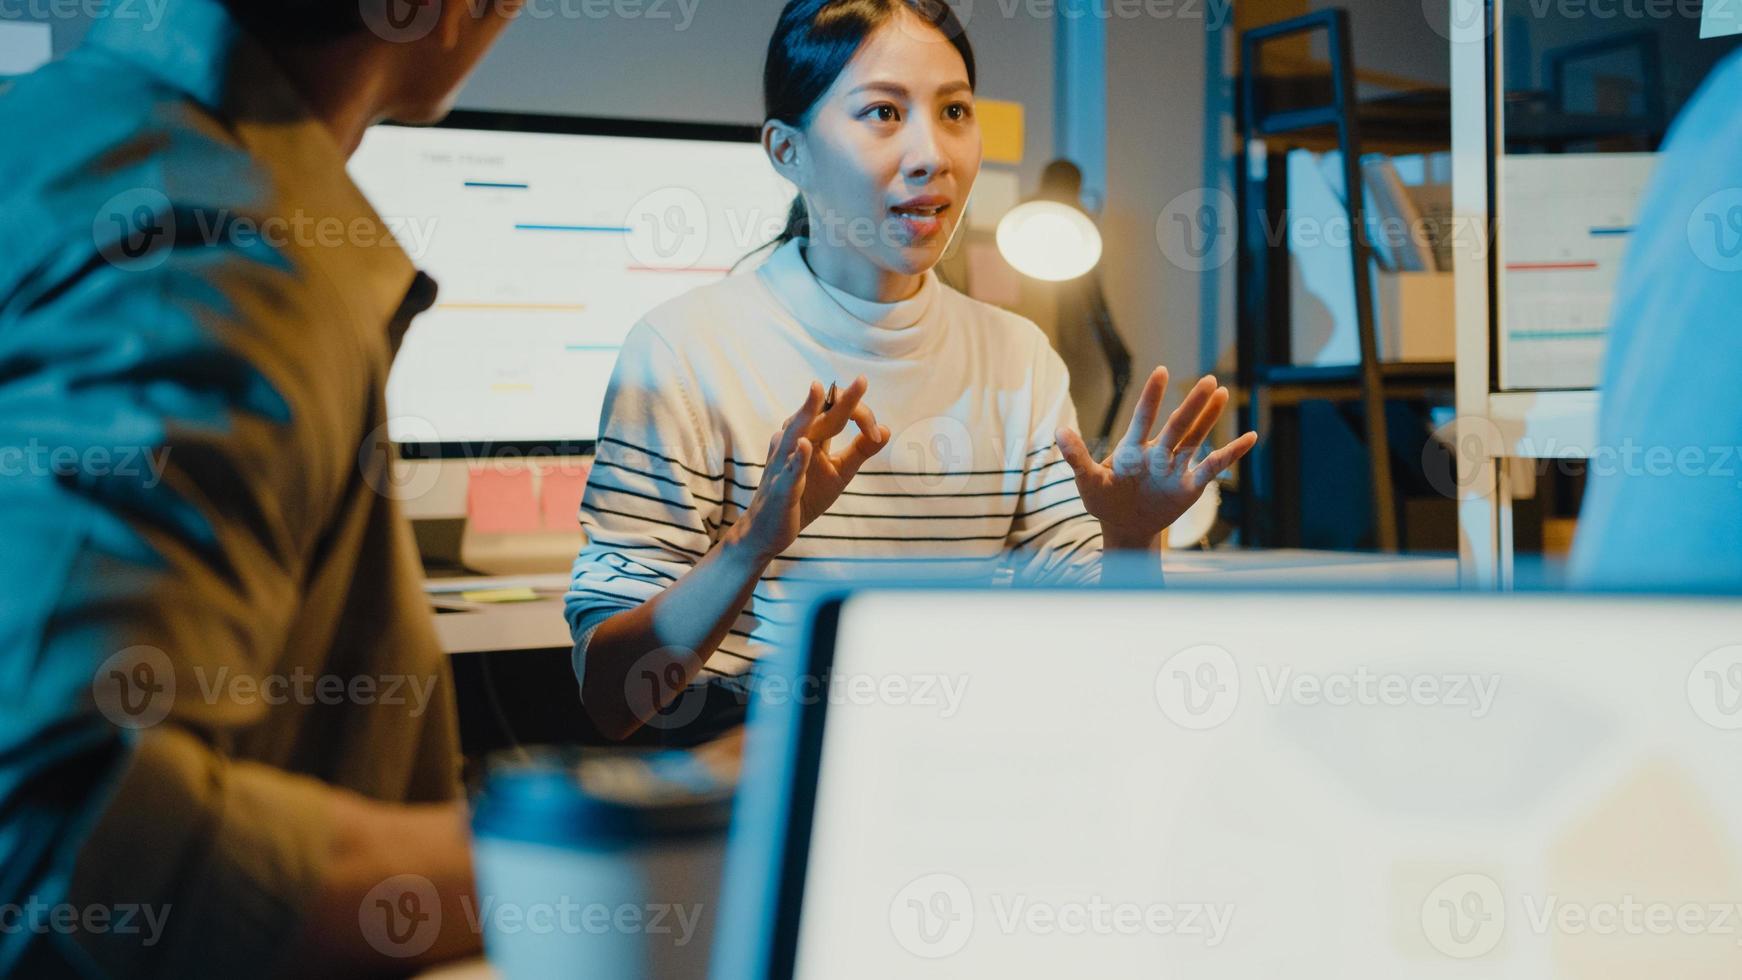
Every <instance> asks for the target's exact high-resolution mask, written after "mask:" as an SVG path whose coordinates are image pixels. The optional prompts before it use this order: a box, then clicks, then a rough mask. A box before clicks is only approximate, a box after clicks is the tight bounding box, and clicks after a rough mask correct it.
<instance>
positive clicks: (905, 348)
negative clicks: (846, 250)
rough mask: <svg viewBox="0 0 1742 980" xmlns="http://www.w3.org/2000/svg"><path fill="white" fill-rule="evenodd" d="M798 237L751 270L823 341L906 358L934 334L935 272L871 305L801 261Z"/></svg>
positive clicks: (938, 327) (936, 324)
mask: <svg viewBox="0 0 1742 980" xmlns="http://www.w3.org/2000/svg"><path fill="white" fill-rule="evenodd" d="M804 244H805V243H804V240H803V239H794V240H793V241H789V242H786V243H785V244H783V245H781V246H780V247H779V248H778V249H776V250H775V251H774V254H773V255H771V256H769V258H768V261H767V262H765V263H763V265H762V267H761V268H760V269H759V270H757V274H758V275H759V276H761V277H762V280H763V282H764V283H765V284H766V285H767V287H768V289H769V291H771V292H772V293H773V294H774V296H775V298H777V299H778V300H780V303H781V305H782V306H784V307H786V309H787V310H788V311H789V312H790V313H792V315H793V316H794V317H795V318H797V319H798V321H799V323H801V324H803V325H804V327H805V328H806V329H807V330H809V331H810V332H811V333H813V334H815V335H816V336H817V338H818V339H819V340H821V341H823V342H824V343H827V344H828V345H830V346H834V347H844V348H847V349H849V350H853V351H856V352H859V353H862V354H870V355H874V356H878V357H912V356H914V355H916V354H919V353H921V352H922V351H924V350H925V349H926V348H928V347H929V346H930V345H931V344H932V343H933V342H934V341H935V340H936V338H937V337H938V335H939V333H940V330H941V320H942V316H941V314H940V310H939V305H940V304H939V302H938V293H939V291H940V288H941V287H940V286H939V285H938V279H937V273H935V272H932V271H928V272H926V274H925V277H924V279H923V281H922V282H921V283H920V287H919V291H918V292H916V293H914V294H913V295H912V296H910V297H908V298H907V299H904V300H899V301H897V302H894V303H875V302H872V301H870V300H866V299H861V298H859V297H857V296H854V295H852V294H850V293H847V292H845V291H843V290H840V289H837V288H835V287H833V286H830V285H829V284H828V283H825V282H823V281H822V280H821V279H818V278H817V277H816V274H815V273H813V272H811V270H810V266H809V265H807V264H806V263H805V260H804V252H803V248H804Z"/></svg>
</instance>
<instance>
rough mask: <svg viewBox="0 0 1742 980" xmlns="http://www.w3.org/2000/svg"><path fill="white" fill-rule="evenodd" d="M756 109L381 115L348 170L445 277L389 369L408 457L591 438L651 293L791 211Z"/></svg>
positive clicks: (765, 238)
mask: <svg viewBox="0 0 1742 980" xmlns="http://www.w3.org/2000/svg"><path fill="white" fill-rule="evenodd" d="M757 139H758V132H757V130H756V129H755V128H754V127H749V126H721V125H698V124H684V123H663V122H660V123H655V122H641V121H633V120H605V119H582V118H573V117H564V116H546V115H526V114H516V113H498V112H469V111H462V112H455V113H453V114H451V115H450V116H449V117H448V118H447V119H446V120H445V121H443V122H442V123H441V124H440V125H438V126H433V127H409V126H394V125H382V126H376V127H373V128H371V129H370V130H369V131H368V133H367V135H366V136H365V137H364V140H363V143H362V146H361V147H359V149H358V151H357V153H356V154H355V155H354V156H353V157H352V159H351V164H350V172H351V176H352V178H353V179H354V180H355V181H356V183H357V185H358V186H359V187H360V188H361V189H362V191H363V193H364V195H365V196H366V197H367V198H368V199H369V201H370V203H371V204H373V205H374V207H375V209H376V210H377V211H378V212H380V214H381V215H382V217H383V218H384V219H385V221H386V222H387V224H388V226H389V228H390V229H392V230H393V232H394V235H395V237H396V238H397V239H398V240H399V241H400V243H401V244H402V245H403V246H404V247H405V248H406V250H407V251H408V252H409V253H410V255H411V257H412V260H413V261H414V262H416V263H417V265H418V266H419V267H420V268H422V269H423V270H424V271H426V272H428V273H429V274H430V275H432V276H433V277H434V278H435V279H436V281H437V282H438V283H439V285H440V287H441V289H440V295H439V297H438V299H437V301H436V304H435V306H434V307H432V308H431V309H430V310H429V311H428V312H426V313H424V314H423V315H422V316H420V317H419V318H418V319H417V320H416V321H415V323H414V324H413V326H412V328H411V330H410V331H409V333H408V334H407V335H406V337H405V340H404V343H403V345H402V347H401V348H400V351H399V354H398V356H397V358H396V359H395V361H394V365H393V370H392V374H391V377H390V378H389V381H388V390H387V407H388V414H389V416H390V418H391V422H390V423H389V435H390V436H391V437H392V439H393V440H394V441H395V442H397V443H399V445H400V447H401V450H402V452H403V453H404V455H405V456H407V457H408V458H420V457H421V458H455V457H467V458H477V457H479V456H496V455H508V454H515V453H524V452H528V451H536V450H541V449H542V450H546V451H554V452H559V453H571V454H585V453H589V452H591V450H592V445H593V442H594V440H595V439H596V438H597V436H598V431H597V429H598V424H599V410H600V407H601V405H602V403H603V400H604V395H605V388H606V385H607V382H608V381H609V380H610V376H611V369H612V367H613V365H614V364H615V363H616V358H617V352H618V350H619V349H620V347H621V345H622V341H623V338H624V336H625V335H626V334H627V333H628V332H629V329H630V328H631V327H632V326H634V325H635V323H636V322H637V321H638V320H639V319H640V318H641V317H642V316H643V315H644V314H646V313H647V312H648V311H649V310H651V309H653V308H654V307H655V306H658V305H659V304H660V303H662V302H664V301H665V300H667V299H671V298H672V297H675V296H677V295H679V294H681V293H683V292H686V291H688V290H690V289H692V288H695V287H696V286H700V285H703V284H705V283H708V282H712V281H714V280H716V279H719V278H721V277H723V276H725V275H727V274H728V272H729V271H730V270H731V269H732V268H733V267H734V266H735V265H737V264H738V263H739V262H740V260H742V259H744V258H745V257H746V256H747V255H749V254H750V253H752V252H754V251H755V250H756V249H757V248H758V247H759V246H761V245H764V244H766V243H767V242H769V241H771V240H772V239H773V238H774V236H775V235H776V234H777V233H778V232H779V230H780V229H781V228H782V227H783V226H784V224H785V217H786V213H787V208H788V206H789V205H790V203H791V200H792V194H793V191H792V188H791V185H789V184H788V183H786V181H784V180H783V179H782V178H780V177H779V176H778V175H777V174H776V173H775V172H774V169H773V168H772V167H771V166H770V165H769V163H768V160H767V158H766V157H765V155H764V154H763V152H762V149H761V146H760V144H759V143H758V142H757Z"/></svg>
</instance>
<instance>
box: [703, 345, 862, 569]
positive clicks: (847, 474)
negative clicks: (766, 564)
mask: <svg viewBox="0 0 1742 980" xmlns="http://www.w3.org/2000/svg"><path fill="white" fill-rule="evenodd" d="M869 387H870V383H869V382H868V381H866V380H865V378H864V377H863V376H860V377H858V378H856V379H854V381H853V383H852V384H851V385H848V386H847V388H846V390H844V391H840V392H837V393H836V397H835V403H834V405H833V407H831V408H829V409H828V410H827V411H825V410H824V409H823V397H824V395H823V386H822V385H821V384H819V383H818V382H815V381H813V382H811V386H810V391H808V392H806V393H805V400H804V404H803V405H801V406H799V409H798V411H797V412H796V413H794V414H793V415H792V416H791V417H789V418H788V419H787V420H786V421H785V423H783V424H782V426H781V429H780V431H779V432H777V433H775V434H774V436H773V438H772V439H770V440H769V444H768V465H767V466H766V467H765V468H764V469H763V471H762V482H761V483H760V484H758V485H757V487H756V494H755V496H753V497H752V498H751V500H750V506H749V507H748V508H747V509H746V510H745V512H744V516H743V517H742V518H740V519H739V521H738V522H737V523H736V524H733V525H732V533H733V534H734V535H735V536H736V540H737V541H739V542H740V543H742V544H744V545H747V546H748V547H749V548H750V549H751V551H753V552H754V553H755V554H756V555H757V556H758V557H759V558H761V559H763V560H771V559H773V558H775V557H777V556H778V555H780V554H781V553H782V552H784V551H786V549H788V548H790V547H792V545H793V542H795V541H797V540H798V535H799V532H800V531H803V530H804V529H805V528H806V527H808V526H810V523H811V522H812V521H814V520H816V519H817V518H818V517H820V516H822V514H823V513H824V512H825V511H827V510H828V509H829V508H830V507H832V506H834V504H835V501H836V500H838V499H839V498H840V496H841V492H842V491H843V490H845V489H847V484H849V483H851V482H853V477H855V476H857V475H858V473H859V468H860V467H861V466H863V465H865V462H866V461H867V460H869V459H870V458H871V457H873V456H875V455H877V454H878V453H879V452H881V451H882V450H883V447H884V446H886V445H888V444H889V427H888V426H884V425H879V424H878V423H877V417H876V416H875V415H873V414H872V412H871V409H870V407H869V406H867V405H865V404H864V399H865V392H866V390H867V389H868V388H869ZM849 422H851V423H854V424H856V425H857V426H858V427H859V434H858V435H857V436H855V437H854V439H853V444H852V445H851V446H849V447H848V448H847V450H846V451H845V452H842V453H839V454H833V453H830V452H829V442H830V440H832V439H833V438H834V437H835V436H838V435H840V434H841V432H842V431H843V430H845V429H846V427H847V424H848V423H849Z"/></svg>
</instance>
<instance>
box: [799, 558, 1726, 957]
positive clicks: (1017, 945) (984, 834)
mask: <svg viewBox="0 0 1742 980" xmlns="http://www.w3.org/2000/svg"><path fill="white" fill-rule="evenodd" d="M825 643H826V639H825ZM829 654H830V655H828V656H826V657H825V659H827V660H829V661H830V662H829V663H828V664H827V666H826V669H825V671H824V672H825V673H826V675H827V677H828V685H827V688H826V690H827V693H828V697H827V706H826V711H825V721H824V723H823V726H822V735H821V745H820V764H819V765H818V766H817V773H816V780H817V781H816V793H815V799H814V805H813V806H812V807H811V808H810V811H809V814H808V816H809V818H810V820H809V835H810V836H809V849H808V856H807V860H806V868H805V870H804V872H803V884H802V890H801V891H800V892H799V893H798V894H799V900H798V914H797V917H796V918H797V924H796V936H792V937H790V941H792V942H793V943H794V947H793V957H794V963H795V969H794V975H796V976H798V977H804V978H813V977H831V978H840V977H867V978H879V980H882V978H887V977H891V976H901V977H945V976H950V977H960V976H997V977H1058V976H1083V977H1092V976H1144V977H1162V976H1190V977H1194V978H1201V977H1223V976H1226V977H1236V976H1238V977H1257V976H1276V975H1284V974H1286V975H1289V976H1297V977H1298V976H1325V977H1337V978H1346V977H1349V976H1402V975H1425V974H1426V973H1429V972H1433V973H1436V974H1443V975H1447V976H1451V975H1454V974H1457V975H1464V973H1466V972H1468V971H1472V970H1473V971H1475V972H1474V973H1469V975H1476V973H1480V974H1481V975H1482V976H1485V977H1492V976H1518V977H1541V976H1548V975H1568V976H1571V975H1595V974H1597V973H1601V972H1603V971H1604V970H1608V969H1614V968H1616V966H1617V965H1618V964H1619V965H1622V966H1626V965H1628V964H1631V965H1632V967H1644V966H1646V965H1648V964H1653V963H1656V964H1666V963H1674V964H1676V970H1677V971H1678V975H1684V976H1691V975H1701V976H1705V975H1713V976H1717V975H1730V976H1734V975H1739V974H1737V972H1736V968H1737V966H1738V965H1739V964H1742V945H1739V943H1742V779H1739V778H1738V777H1737V773H1738V772H1739V771H1742V770H1739V769H1738V760H1739V759H1742V606H1738V605H1736V604H1734V603H1729V604H1724V603H1718V602H1708V601H1702V600H1691V599H1690V600H1676V601H1666V600H1646V599H1620V598H1614V597H1605V598H1602V599H1577V598H1568V597H1524V596H1468V595H1463V596H1460V595H1414V596H1411V595H1389V596H1374V595H1371V594H1368V595H1363V596H1359V597H1355V596H1337V595H1326V594H1304V593H1303V594H1287V593H1283V594H1261V595H1251V594H1245V595H1226V594H1212V593H1201V592H1199V593H1175V594H1156V593H1112V592H1109V593H1097V594H1083V593H1069V594H1063V593H1024V592H1002V593H950V592H944V593H933V594H924V593H917V592H903V591H891V592H871V593H867V594H862V595H859V596H855V597H853V598H850V599H847V600H844V602H843V604H842V606H841V608H840V609H839V616H838V621H837V627H836V630H835V634H834V642H833V645H832V650H831V651H829ZM814 655H815V654H814V653H813V656H814ZM798 778H799V779H800V780H803V779H805V774H804V773H799V774H798ZM801 819H802V815H801ZM789 911H790V910H789ZM1666 923H1667V924H1666ZM1630 968H1631V967H1630ZM1689 971H1692V972H1689ZM1701 971H1708V972H1701ZM1623 972H1626V971H1625V970H1624V971H1623ZM1634 975H1638V974H1634Z"/></svg>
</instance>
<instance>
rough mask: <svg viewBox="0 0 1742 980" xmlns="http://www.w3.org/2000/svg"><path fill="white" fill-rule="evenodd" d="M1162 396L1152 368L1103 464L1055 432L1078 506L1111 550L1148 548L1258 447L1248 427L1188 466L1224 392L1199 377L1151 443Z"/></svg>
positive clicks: (1159, 375)
mask: <svg viewBox="0 0 1742 980" xmlns="http://www.w3.org/2000/svg"><path fill="white" fill-rule="evenodd" d="M1166 393H1167V368H1164V367H1158V368H1156V369H1155V373H1153V374H1151V375H1150V376H1149V381H1148V383H1146V384H1145V385H1144V386H1143V394H1141V395H1140V396H1138V399H1137V409H1136V411H1134V412H1133V413H1132V416H1131V427H1130V428H1129V429H1127V430H1126V432H1125V438H1123V439H1121V440H1120V441H1119V444H1118V445H1117V446H1115V447H1114V448H1113V452H1112V454H1111V455H1109V456H1108V457H1107V458H1106V459H1105V460H1103V461H1101V462H1096V461H1095V458H1094V457H1093V456H1091V455H1089V450H1088V447H1087V446H1085V445H1083V438H1082V436H1080V435H1078V434H1077V433H1075V432H1073V431H1071V430H1070V429H1060V430H1059V431H1058V432H1057V433H1056V435H1055V438H1056V439H1057V440H1058V447H1059V451H1060V452H1061V453H1063V454H1064V457H1065V460H1066V461H1067V462H1068V463H1070V466H1071V470H1072V471H1073V472H1075V473H1076V475H1077V492H1078V494H1080V495H1081V496H1082V498H1083V506H1084V507H1085V508H1086V509H1087V510H1088V512H1089V513H1090V514H1093V515H1094V516H1095V517H1096V518H1098V519H1099V520H1100V521H1101V531H1102V534H1103V535H1104V537H1105V546H1106V547H1107V548H1108V549H1109V550H1115V549H1147V548H1150V547H1151V546H1152V545H1153V544H1154V542H1155V540H1156V538H1157V537H1158V536H1160V534H1161V532H1162V531H1163V530H1165V529H1166V528H1167V527H1168V525H1170V524H1172V523H1173V522H1174V521H1176V520H1178V519H1179V516H1180V515H1181V514H1184V513H1185V512H1186V510H1187V509H1188V508H1189V507H1191V505H1192V504H1194V503H1196V502H1197V499H1198V497H1200V496H1202V495H1203V492H1204V488H1205V487H1207V486H1209V485H1210V483H1211V482H1213V481H1214V480H1215V479H1216V477H1218V476H1221V475H1222V473H1224V472H1226V471H1227V469H1228V468H1229V467H1230V466H1233V465H1234V464H1235V463H1237V462H1239V461H1240V457H1242V456H1245V455H1246V454H1247V453H1248V452H1250V451H1251V449H1252V447H1253V446H1255V445H1257V444H1258V433H1256V432H1248V433H1246V434H1245V435H1243V436H1241V437H1240V438H1238V439H1235V440H1234V441H1233V442H1231V443H1229V444H1227V445H1226V446H1223V447H1222V448H1220V449H1218V450H1216V451H1215V452H1213V453H1211V454H1209V455H1208V456H1206V457H1205V458H1204V459H1203V461H1202V462H1198V463H1196V465H1194V464H1193V460H1194V459H1196V457H1197V453H1198V449H1199V448H1200V447H1202V446H1203V444H1204V440H1205V439H1206V438H1208V437H1209V435H1210V430H1211V429H1213V428H1214V427H1215V425H1216V421H1217V420H1218V419H1220V418H1221V417H1222V410H1223V409H1224V408H1226V407H1227V405H1228V389H1226V388H1219V387H1217V386H1216V379H1215V378H1214V377H1213V376H1210V375H1205V376H1204V378H1203V379H1202V380H1200V381H1199V382H1198V383H1197V384H1196V385H1195V386H1194V387H1193V388H1192V390H1191V391H1190V392H1189V393H1188V394H1187V395H1186V397H1185V400H1184V401H1183V402H1181V403H1180V406H1179V408H1177V409H1174V412H1173V414H1172V415H1170V416H1168V419H1167V424H1166V425H1164V426H1162V429H1161V433H1160V435H1158V436H1157V437H1156V438H1155V439H1153V440H1152V439H1150V438H1149V430H1150V429H1152V428H1154V427H1155V420H1156V417H1157V416H1158V415H1160V414H1161V399H1162V396H1163V395H1164V394H1166Z"/></svg>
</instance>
